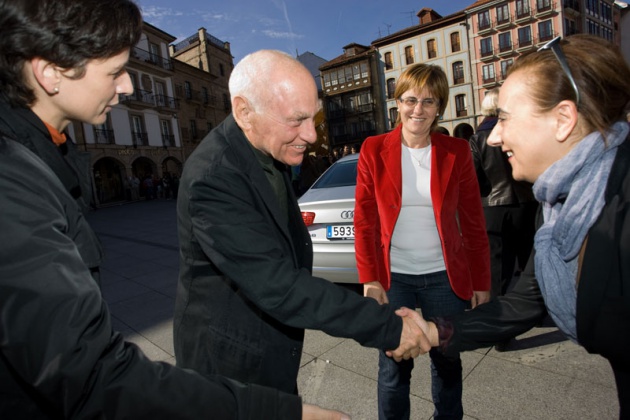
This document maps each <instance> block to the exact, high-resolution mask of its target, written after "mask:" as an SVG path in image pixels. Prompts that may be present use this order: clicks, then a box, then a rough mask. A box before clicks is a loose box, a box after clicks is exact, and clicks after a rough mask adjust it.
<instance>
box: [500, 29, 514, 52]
mask: <svg viewBox="0 0 630 420" xmlns="http://www.w3.org/2000/svg"><path fill="white" fill-rule="evenodd" d="M511 49H512V32H503V33H501V34H499V52H506V51H510V50H511Z"/></svg>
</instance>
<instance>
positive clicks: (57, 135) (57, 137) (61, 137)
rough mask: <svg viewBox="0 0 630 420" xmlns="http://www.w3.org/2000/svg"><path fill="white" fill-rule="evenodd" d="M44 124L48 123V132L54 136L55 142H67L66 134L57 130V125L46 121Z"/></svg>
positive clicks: (58, 144) (59, 143)
mask: <svg viewBox="0 0 630 420" xmlns="http://www.w3.org/2000/svg"><path fill="white" fill-rule="evenodd" d="M44 124H45V125H46V128H47V129H48V132H49V133H50V136H51V137H52V141H53V143H55V144H56V145H57V146H60V145H62V144H64V143H65V142H66V135H65V134H63V133H60V132H59V131H57V129H56V128H55V127H53V126H52V125H50V124H48V123H47V122H46V121H44Z"/></svg>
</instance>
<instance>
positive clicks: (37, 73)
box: [30, 57, 61, 95]
mask: <svg viewBox="0 0 630 420" xmlns="http://www.w3.org/2000/svg"><path fill="white" fill-rule="evenodd" d="M30 64H31V66H30V67H31V70H32V72H33V77H35V80H36V81H37V83H38V84H39V85H40V86H41V87H42V88H43V89H44V90H45V91H46V92H47V93H48V94H49V95H54V94H57V93H59V85H60V84H61V69H59V68H58V67H57V66H56V65H55V64H53V63H51V62H50V61H48V60H44V59H43V58H40V57H35V58H32V59H31V60H30Z"/></svg>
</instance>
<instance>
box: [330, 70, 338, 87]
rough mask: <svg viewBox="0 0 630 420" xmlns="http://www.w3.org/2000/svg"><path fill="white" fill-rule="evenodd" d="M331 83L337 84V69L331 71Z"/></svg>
mask: <svg viewBox="0 0 630 420" xmlns="http://www.w3.org/2000/svg"><path fill="white" fill-rule="evenodd" d="M330 83H331V84H332V85H333V86H337V72H336V71H335V70H333V71H331V72H330Z"/></svg>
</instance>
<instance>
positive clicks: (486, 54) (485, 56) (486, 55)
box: [479, 48, 494, 61]
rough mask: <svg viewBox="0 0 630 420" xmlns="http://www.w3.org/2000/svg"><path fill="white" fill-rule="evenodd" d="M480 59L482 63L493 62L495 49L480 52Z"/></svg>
mask: <svg viewBox="0 0 630 420" xmlns="http://www.w3.org/2000/svg"><path fill="white" fill-rule="evenodd" d="M479 57H480V58H481V61H488V60H492V59H493V58H494V49H493V48H488V49H483V48H482V49H481V50H479Z"/></svg>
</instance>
